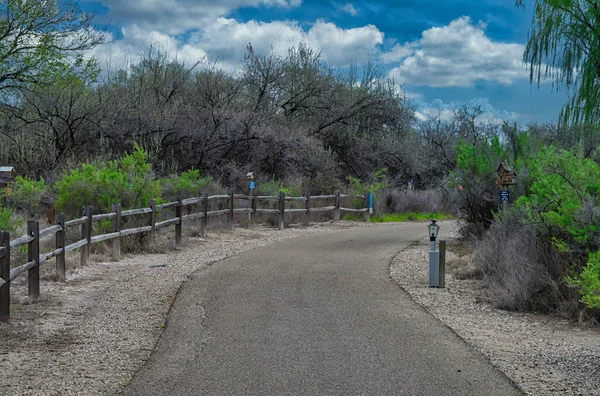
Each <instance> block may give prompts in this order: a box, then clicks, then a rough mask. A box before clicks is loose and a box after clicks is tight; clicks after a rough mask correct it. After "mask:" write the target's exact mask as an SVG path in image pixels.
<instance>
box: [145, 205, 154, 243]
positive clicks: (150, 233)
mask: <svg viewBox="0 0 600 396" xmlns="http://www.w3.org/2000/svg"><path fill="white" fill-rule="evenodd" d="M148 206H149V207H150V209H151V210H152V211H151V212H150V214H149V215H148V223H149V224H148V225H149V226H150V227H151V229H150V231H148V235H146V249H148V250H149V251H151V252H153V251H154V232H155V231H156V199H154V198H152V199H150V200H148Z"/></svg>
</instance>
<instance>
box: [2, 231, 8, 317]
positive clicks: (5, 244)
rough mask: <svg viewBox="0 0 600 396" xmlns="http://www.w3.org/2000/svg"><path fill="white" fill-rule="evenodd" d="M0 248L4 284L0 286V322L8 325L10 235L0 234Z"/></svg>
mask: <svg viewBox="0 0 600 396" xmlns="http://www.w3.org/2000/svg"><path fill="white" fill-rule="evenodd" d="M0 246H3V247H4V253H3V255H2V256H1V257H0V278H2V279H3V280H4V281H5V282H6V283H5V284H4V285H3V286H0V322H5V323H8V321H9V318H10V234H9V233H8V232H5V231H4V232H0Z"/></svg>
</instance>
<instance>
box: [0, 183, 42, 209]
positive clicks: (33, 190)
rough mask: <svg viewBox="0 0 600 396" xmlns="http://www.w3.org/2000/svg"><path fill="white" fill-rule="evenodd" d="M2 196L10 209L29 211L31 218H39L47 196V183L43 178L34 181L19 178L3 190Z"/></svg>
mask: <svg viewBox="0 0 600 396" xmlns="http://www.w3.org/2000/svg"><path fill="white" fill-rule="evenodd" d="M2 195H3V196H4V199H5V201H6V203H7V204H8V205H9V206H10V207H12V208H14V209H19V210H25V211H27V215H28V216H30V217H31V216H39V215H40V213H41V209H42V203H43V199H44V198H45V197H46V196H47V188H46V183H45V181H44V179H43V178H40V180H33V179H30V178H28V177H22V176H17V177H16V179H15V181H14V183H12V184H11V185H10V186H7V187H5V188H4V189H3V190H2Z"/></svg>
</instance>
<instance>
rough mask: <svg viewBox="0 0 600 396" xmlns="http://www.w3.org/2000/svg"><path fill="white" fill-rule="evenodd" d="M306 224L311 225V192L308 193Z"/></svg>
mask: <svg viewBox="0 0 600 396" xmlns="http://www.w3.org/2000/svg"><path fill="white" fill-rule="evenodd" d="M304 225H305V226H308V225H310V193H306V214H305V215H304Z"/></svg>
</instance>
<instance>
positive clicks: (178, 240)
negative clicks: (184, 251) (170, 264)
mask: <svg viewBox="0 0 600 396" xmlns="http://www.w3.org/2000/svg"><path fill="white" fill-rule="evenodd" d="M181 205H182V203H181V200H179V201H177V205H175V209H174V211H175V218H176V219H179V223H176V224H175V245H176V246H178V245H181V225H182V223H183V219H182V218H181V217H182V216H181Z"/></svg>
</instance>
